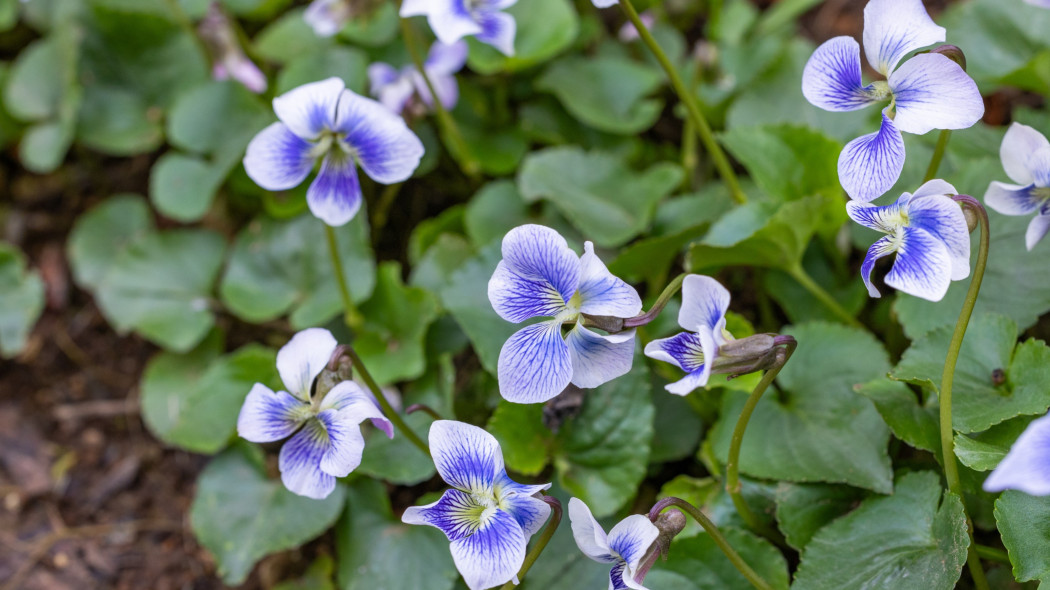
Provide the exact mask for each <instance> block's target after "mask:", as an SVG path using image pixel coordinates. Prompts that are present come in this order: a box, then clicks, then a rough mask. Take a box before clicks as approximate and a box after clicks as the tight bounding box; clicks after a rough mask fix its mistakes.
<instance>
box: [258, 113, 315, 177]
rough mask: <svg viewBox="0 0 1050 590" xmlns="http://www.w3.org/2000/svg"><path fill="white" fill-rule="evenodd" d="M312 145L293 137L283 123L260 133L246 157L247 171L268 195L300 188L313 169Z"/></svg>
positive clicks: (272, 125) (294, 135) (275, 124)
mask: <svg viewBox="0 0 1050 590" xmlns="http://www.w3.org/2000/svg"><path fill="white" fill-rule="evenodd" d="M311 148H313V144H312V143H310V142H308V141H306V140H304V139H302V138H301V137H299V136H298V135H296V134H294V133H292V131H291V129H289V128H288V126H287V125H285V124H284V123H273V124H271V125H270V126H269V127H267V128H266V129H263V130H262V131H260V132H259V133H258V134H257V135H256V136H255V137H253V138H252V141H251V143H249V144H248V150H247V151H246V152H245V154H244V171H245V172H247V173H248V176H249V177H250V178H251V179H252V180H254V181H255V184H257V185H259V186H261V187H263V188H264V189H266V190H268V191H283V190H287V189H290V188H293V187H296V186H299V184H300V183H302V182H303V180H306V177H307V176H308V175H309V174H310V170H312V169H313V167H314V157H313V155H311V153H310V150H311Z"/></svg>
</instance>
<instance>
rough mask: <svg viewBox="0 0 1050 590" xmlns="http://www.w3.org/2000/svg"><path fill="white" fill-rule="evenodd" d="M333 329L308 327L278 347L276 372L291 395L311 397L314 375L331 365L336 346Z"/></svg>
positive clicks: (308, 399)
mask: <svg viewBox="0 0 1050 590" xmlns="http://www.w3.org/2000/svg"><path fill="white" fill-rule="evenodd" d="M338 345H339V344H338V343H337V342H336V341H335V337H334V336H332V333H331V332H329V331H328V330H325V329H324V328H308V329H306V330H303V331H301V332H299V333H297V334H296V335H295V336H292V339H291V340H289V341H288V344H285V345H284V346H282V347H281V350H279V351H277V372H278V373H280V374H281V381H283V382H284V386H285V387H287V388H288V391H289V392H291V394H292V395H294V396H296V397H298V398H299V399H301V400H303V401H306V402H308V401H310V391H311V390H312V389H313V383H314V379H317V376H318V375H320V374H321V371H323V370H324V368H325V367H326V366H327V365H328V361H329V360H330V359H331V358H332V353H333V352H335V348H336V346H338Z"/></svg>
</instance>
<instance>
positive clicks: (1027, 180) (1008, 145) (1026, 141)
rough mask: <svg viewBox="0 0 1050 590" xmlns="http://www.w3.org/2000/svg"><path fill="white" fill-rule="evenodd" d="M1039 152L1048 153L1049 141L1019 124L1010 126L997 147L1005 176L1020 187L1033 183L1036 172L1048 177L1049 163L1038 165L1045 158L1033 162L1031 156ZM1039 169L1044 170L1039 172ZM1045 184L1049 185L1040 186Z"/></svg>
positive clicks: (1031, 129)
mask: <svg viewBox="0 0 1050 590" xmlns="http://www.w3.org/2000/svg"><path fill="white" fill-rule="evenodd" d="M1040 152H1043V153H1045V152H1050V141H1047V139H1046V136H1044V135H1043V134H1042V133H1039V132H1038V131H1036V130H1035V129H1033V128H1031V127H1029V126H1028V125H1022V124H1020V123H1014V124H1012V125H1010V128H1009V129H1008V130H1007V131H1006V135H1005V136H1003V143H1002V145H1001V146H1000V147H999V157H1000V158H1002V161H1003V168H1004V169H1006V175H1007V176H1009V177H1010V178H1011V179H1012V180H1013V181H1014V182H1016V183H1018V184H1021V185H1026V184H1032V183H1035V182H1036V172H1042V173H1043V174H1044V175H1050V162H1045V161H1044V163H1043V164H1042V165H1040V164H1039V160H1040V159H1044V160H1045V159H1047V158H1035V159H1034V161H1033V156H1036V154H1039V153H1040ZM1040 168H1045V169H1046V170H1041V171H1040V170H1038V169H1040ZM1047 184H1050V180H1048V181H1047V183H1045V184H1042V186H1046V185H1047Z"/></svg>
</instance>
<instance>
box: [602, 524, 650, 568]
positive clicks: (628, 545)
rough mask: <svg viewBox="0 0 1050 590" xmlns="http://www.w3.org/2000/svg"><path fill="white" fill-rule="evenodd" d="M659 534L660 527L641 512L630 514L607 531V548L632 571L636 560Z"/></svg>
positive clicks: (640, 557)
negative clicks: (620, 558)
mask: <svg viewBox="0 0 1050 590" xmlns="http://www.w3.org/2000/svg"><path fill="white" fill-rule="evenodd" d="M659 536H660V529H658V528H656V525H655V524H653V523H652V521H651V520H649V517H647V516H642V515H641V514H632V515H631V516H628V517H627V518H625V519H623V520H621V521H620V522H618V523H616V526H614V527H613V528H612V530H611V531H609V548H610V549H612V550H613V551H615V552H616V553H617V554H618V555H619V556H620V557H622V558H623V559H624V561H626V562H627V569H628V570H629V571H633V570H634V569H635V568H637V567H638V562H639V561H641V559H642V557H643V556H645V552H646V551H648V550H649V546H650V545H652V544H653V541H655V540H656V538H657V537H659Z"/></svg>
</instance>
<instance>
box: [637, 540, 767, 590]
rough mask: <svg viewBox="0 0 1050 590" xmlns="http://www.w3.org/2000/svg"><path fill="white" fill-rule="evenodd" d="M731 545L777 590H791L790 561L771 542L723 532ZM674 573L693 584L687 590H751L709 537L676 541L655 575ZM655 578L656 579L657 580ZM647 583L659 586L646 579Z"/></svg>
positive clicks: (658, 566)
mask: <svg viewBox="0 0 1050 590" xmlns="http://www.w3.org/2000/svg"><path fill="white" fill-rule="evenodd" d="M722 533H723V534H724V535H725V537H726V540H727V541H728V542H729V545H730V546H732V547H733V549H735V550H736V552H737V553H739V554H740V557H742V558H743V560H744V561H745V562H746V563H747V564H748V565H749V566H751V569H753V570H755V573H757V574H758V575H759V576H761V577H762V578H763V579H764V580H765V581H766V582H768V583H769V584H770V586H772V587H773V588H777V589H781V590H787V587H788V569H787V561H786V560H785V559H784V556H783V555H781V554H780V551H778V550H777V548H776V547H774V546H773V545H771V544H770V543H769V541H766V540H765V539H762V538H759V537H756V536H755V535H752V534H751V533H748V532H746V531H743V530H740V529H736V528H726V529H723V530H722ZM664 571H666V572H674V573H677V574H680V575H681V576H682V577H683V578H685V579H687V580H688V581H689V584H688V585H683V586H681V588H682V589H683V590H685V589H686V588H688V589H689V590H750V589H751V588H753V586H752V585H751V582H748V581H747V578H745V577H744V576H743V574H741V573H740V572H739V571H738V570H737V569H736V567H735V566H734V565H733V564H732V563H731V562H730V561H729V558H727V557H726V556H725V553H723V552H722V550H721V549H720V548H719V547H718V545H716V544H715V542H714V541H713V540H711V536H710V535H707V534H700V535H696V536H695V537H687V538H684V539H676V540H675V541H674V542H673V543H672V544H671V551H670V553H669V554H668V558H667V561H665V562H662V561H658V562H657V565H656V566H655V568H654V570H653V573H654V574H656V573H657V572H664ZM654 579H655V578H654ZM645 581H646V583H647V584H649V585H651V586H653V587H654V588H656V587H659V588H661V589H662V588H663V586H656V585H655V584H653V583H651V581H650V579H649V578H648V577H646V580H645Z"/></svg>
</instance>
